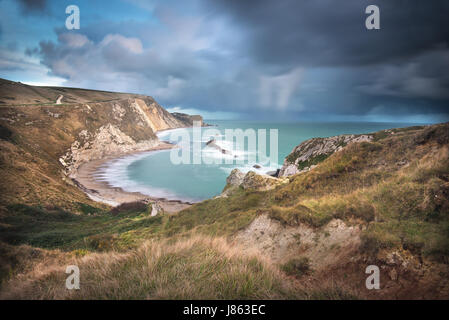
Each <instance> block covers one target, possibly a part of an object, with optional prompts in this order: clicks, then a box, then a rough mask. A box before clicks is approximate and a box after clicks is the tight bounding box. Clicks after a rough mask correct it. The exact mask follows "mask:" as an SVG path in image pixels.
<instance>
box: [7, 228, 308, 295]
mask: <svg viewBox="0 0 449 320" xmlns="http://www.w3.org/2000/svg"><path fill="white" fill-rule="evenodd" d="M242 251H243V250H239V248H238V247H235V246H232V247H231V246H229V245H228V243H227V242H226V240H224V239H222V238H209V237H204V236H195V237H192V238H190V239H186V240H182V241H177V242H175V243H170V242H167V241H148V242H145V243H144V244H143V245H142V246H140V247H139V248H137V249H134V250H130V251H128V252H126V253H117V252H109V253H95V254H89V255H87V256H84V257H82V258H75V259H74V260H73V261H72V262H71V263H73V264H77V265H78V266H79V268H80V275H81V277H80V278H81V289H80V290H72V291H70V290H67V289H66V288H65V279H66V276H67V275H66V274H65V273H64V271H65V266H62V265H58V264H52V265H46V266H44V265H41V266H40V267H37V268H35V269H33V270H32V271H31V272H30V273H27V274H25V275H23V276H22V277H19V279H20V280H13V281H11V282H10V283H9V284H8V285H7V287H6V288H5V289H4V290H3V291H2V294H1V296H0V298H3V299H5V298H6V299H9V298H19V299H281V298H282V299H289V298H304V297H305V294H304V292H303V291H301V290H298V289H295V288H294V287H293V286H291V285H290V284H289V282H288V281H285V279H284V278H283V277H284V276H283V275H282V273H280V272H279V270H278V269H276V268H275V267H274V266H273V265H271V264H270V263H269V262H268V261H266V260H265V259H263V258H262V257H260V256H257V255H242V254H241V252H242Z"/></svg>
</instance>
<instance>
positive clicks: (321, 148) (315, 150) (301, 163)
mask: <svg viewBox="0 0 449 320" xmlns="http://www.w3.org/2000/svg"><path fill="white" fill-rule="evenodd" d="M372 139H373V136H372V135H366V134H363V135H354V134H350V135H340V136H334V137H329V138H313V139H310V140H306V141H304V142H302V143H301V144H299V145H298V146H296V147H295V148H294V149H293V151H292V152H291V153H290V154H289V155H288V156H287V157H286V158H285V161H284V164H283V166H282V168H281V170H280V172H279V177H287V176H291V175H294V174H298V173H301V172H306V171H309V170H310V169H313V168H314V167H315V166H316V165H317V164H318V163H320V162H321V161H323V160H325V159H326V158H327V157H329V156H330V155H331V154H333V153H334V152H337V151H339V150H341V149H343V148H344V147H345V146H347V145H349V144H351V143H357V142H364V141H366V142H369V141H371V140H372Z"/></svg>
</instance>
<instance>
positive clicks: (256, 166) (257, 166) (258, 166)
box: [253, 164, 262, 169]
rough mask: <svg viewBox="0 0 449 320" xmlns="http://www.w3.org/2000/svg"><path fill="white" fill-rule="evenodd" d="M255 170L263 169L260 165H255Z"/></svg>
mask: <svg viewBox="0 0 449 320" xmlns="http://www.w3.org/2000/svg"><path fill="white" fill-rule="evenodd" d="M253 168H256V169H260V168H262V167H261V166H260V165H258V164H255V165H253Z"/></svg>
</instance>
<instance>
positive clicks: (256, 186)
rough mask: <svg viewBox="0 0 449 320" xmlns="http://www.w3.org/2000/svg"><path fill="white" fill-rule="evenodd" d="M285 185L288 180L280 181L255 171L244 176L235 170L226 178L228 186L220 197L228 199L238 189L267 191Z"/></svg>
mask: <svg viewBox="0 0 449 320" xmlns="http://www.w3.org/2000/svg"><path fill="white" fill-rule="evenodd" d="M285 183H288V179H285V178H284V179H278V178H275V177H272V176H269V175H266V174H258V173H255V172H254V171H249V172H248V173H246V174H244V173H243V172H241V171H240V170H239V169H234V170H232V171H231V174H230V175H229V176H228V177H227V178H226V186H225V188H224V189H223V192H222V193H221V195H220V196H219V197H227V196H228V195H230V194H231V193H233V192H234V191H235V190H237V189H238V188H243V189H244V190H254V191H267V190H272V189H274V188H276V187H277V186H279V185H282V184H285Z"/></svg>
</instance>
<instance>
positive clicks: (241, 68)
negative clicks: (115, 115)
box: [26, 0, 449, 119]
mask: <svg viewBox="0 0 449 320" xmlns="http://www.w3.org/2000/svg"><path fill="white" fill-rule="evenodd" d="M198 1H203V0H198ZM372 3H375V4H377V5H378V6H379V7H380V11H381V22H380V23H381V30H372V31H368V30H367V29H366V28H365V19H366V17H367V15H366V14H365V8H366V6H367V5H369V4H372ZM200 8H201V9H200V11H198V12H194V14H193V13H192V12H190V13H189V14H185V13H184V11H183V10H180V9H179V8H178V7H177V6H176V3H174V4H173V6H170V10H171V11H170V12H169V13H166V11H164V10H155V12H156V13H155V14H156V16H155V19H157V21H158V23H157V24H154V23H152V22H148V21H136V20H132V19H130V20H120V21H103V20H99V21H97V22H93V23H92V24H90V25H85V26H83V28H82V29H81V30H79V31H77V32H68V31H67V30H66V29H63V28H60V29H57V30H56V33H57V35H58V39H57V41H41V42H40V45H39V47H38V48H30V49H28V50H27V51H26V54H28V55H34V56H36V55H37V56H39V57H40V58H41V62H42V64H43V65H45V66H46V67H48V69H49V70H50V73H51V75H54V76H58V77H63V78H65V79H67V83H66V84H67V85H71V86H77V87H89V88H93V89H107V90H117V91H130V92H138V93H145V94H149V95H153V96H154V97H155V98H156V99H157V100H158V101H159V102H160V103H162V104H163V105H165V106H167V107H174V106H180V107H181V108H197V109H203V110H208V111H231V112H239V113H246V114H248V115H250V116H251V117H258V116H259V117H270V118H273V117H276V116H277V117H281V118H282V117H283V118H289V119H290V118H291V117H292V116H294V117H298V118H302V117H304V116H310V118H313V117H316V116H317V115H318V117H320V116H321V117H322V116H323V115H326V117H331V116H341V117H344V116H348V117H350V116H359V117H363V116H373V117H374V118H375V117H376V115H379V117H380V116H384V115H386V116H395V117H399V118H400V117H401V115H403V116H415V115H416V116H418V115H427V114H429V115H433V114H434V115H442V118H441V119H449V108H448V105H449V94H448V92H449V76H448V73H447V70H448V69H449V43H448V39H449V26H448V22H446V20H449V19H446V17H447V14H448V13H449V1H437V0H435V1H432V2H431V3H429V2H418V1H406V0H404V1H391V0H390V1H367V0H346V1H336V0H333V1H331V0H316V1H293V0H285V1H268V0H259V1H237V0H215V1H203V2H202V6H200Z"/></svg>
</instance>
